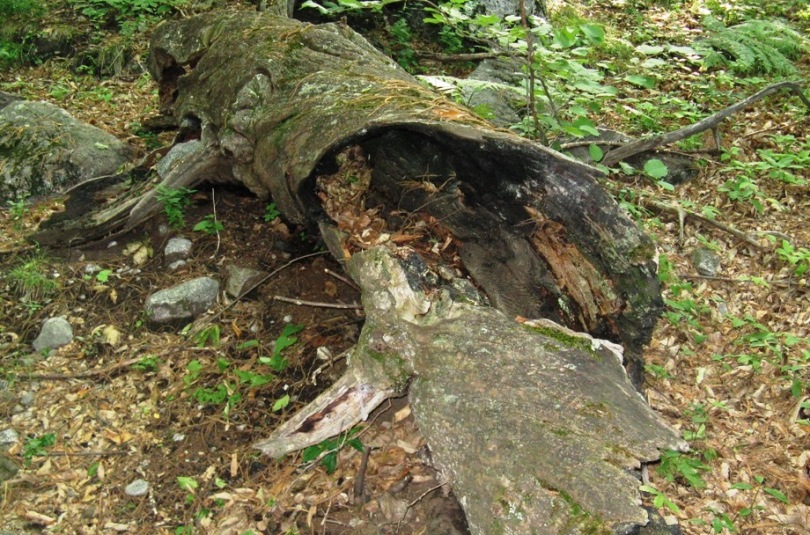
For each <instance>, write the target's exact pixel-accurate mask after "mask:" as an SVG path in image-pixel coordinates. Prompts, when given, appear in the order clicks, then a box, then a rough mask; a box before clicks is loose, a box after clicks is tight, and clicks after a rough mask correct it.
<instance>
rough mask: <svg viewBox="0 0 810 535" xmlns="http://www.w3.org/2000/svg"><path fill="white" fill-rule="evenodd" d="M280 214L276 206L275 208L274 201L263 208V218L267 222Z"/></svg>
mask: <svg viewBox="0 0 810 535" xmlns="http://www.w3.org/2000/svg"><path fill="white" fill-rule="evenodd" d="M280 215H281V212H279V211H278V208H276V203H274V202H271V203H270V204H268V205H267V206H266V207H265V208H264V220H265V221H267V222H268V223H269V222H271V221H275V220H276V218H278V216H280Z"/></svg>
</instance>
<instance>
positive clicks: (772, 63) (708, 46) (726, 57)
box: [697, 17, 810, 76]
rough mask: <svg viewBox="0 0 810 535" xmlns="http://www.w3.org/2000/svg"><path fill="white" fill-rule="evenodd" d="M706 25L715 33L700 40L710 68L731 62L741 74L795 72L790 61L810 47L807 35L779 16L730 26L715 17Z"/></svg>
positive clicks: (705, 22) (707, 18) (705, 20)
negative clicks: (724, 24) (780, 19)
mask: <svg viewBox="0 0 810 535" xmlns="http://www.w3.org/2000/svg"><path fill="white" fill-rule="evenodd" d="M703 25H704V27H706V29H708V30H710V32H711V35H710V36H709V37H707V38H706V39H704V40H702V41H701V42H699V43H697V48H698V49H699V50H700V51H701V53H702V55H703V57H704V60H703V61H704V64H705V65H706V67H707V68H713V67H721V66H727V67H729V68H731V69H732V70H733V71H735V72H737V73H741V74H756V73H762V74H771V75H776V76H792V75H795V74H796V67H795V66H794V65H793V63H792V62H791V61H790V60H791V59H797V58H799V57H800V56H801V55H802V54H803V53H806V52H808V51H810V45H808V41H807V39H806V38H805V37H804V36H802V35H801V34H800V33H798V32H796V31H795V30H793V29H792V28H791V27H789V26H788V25H787V24H785V23H783V22H780V21H775V20H750V21H747V22H744V23H742V24H737V25H736V26H731V27H730V28H726V27H725V26H723V25H722V23H721V22H720V21H718V20H717V19H715V18H713V17H706V18H705V19H704V21H703Z"/></svg>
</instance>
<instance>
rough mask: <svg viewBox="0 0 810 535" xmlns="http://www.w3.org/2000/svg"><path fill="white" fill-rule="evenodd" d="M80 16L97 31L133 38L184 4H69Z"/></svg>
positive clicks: (99, 0) (158, 0)
mask: <svg viewBox="0 0 810 535" xmlns="http://www.w3.org/2000/svg"><path fill="white" fill-rule="evenodd" d="M68 2H69V3H70V4H71V5H72V6H73V7H74V9H76V10H77V11H78V12H79V13H81V14H82V15H84V16H85V17H87V18H88V19H90V20H91V21H92V22H93V23H94V24H95V25H96V27H99V28H100V27H105V26H113V25H114V26H117V27H118V28H119V29H120V31H121V33H122V34H124V35H127V36H131V35H133V34H135V33H136V32H141V31H144V30H146V29H147V27H148V26H149V25H150V24H152V23H154V22H156V21H157V20H160V19H161V18H165V17H168V16H169V15H171V14H173V13H174V12H175V11H176V10H177V9H178V8H180V7H182V6H183V5H184V4H185V3H186V1H185V0H68Z"/></svg>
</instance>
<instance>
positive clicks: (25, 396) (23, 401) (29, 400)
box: [20, 392, 34, 407]
mask: <svg viewBox="0 0 810 535" xmlns="http://www.w3.org/2000/svg"><path fill="white" fill-rule="evenodd" d="M33 404H34V394H32V393H31V392H23V393H22V394H20V405H22V406H23V407H30V406H31V405H33Z"/></svg>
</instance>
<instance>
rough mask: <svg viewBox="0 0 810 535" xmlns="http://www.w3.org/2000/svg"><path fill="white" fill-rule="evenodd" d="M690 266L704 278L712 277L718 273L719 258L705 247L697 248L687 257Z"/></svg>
mask: <svg viewBox="0 0 810 535" xmlns="http://www.w3.org/2000/svg"><path fill="white" fill-rule="evenodd" d="M689 259H690V260H691V261H692V265H693V266H695V269H697V272H698V273H700V274H701V275H703V276H704V277H714V276H715V275H717V273H718V272H719V271H720V257H719V256H717V255H716V254H715V253H714V251H712V250H711V249H707V248H706V247H698V248H697V249H695V250H694V251H692V254H690V255H689Z"/></svg>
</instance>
